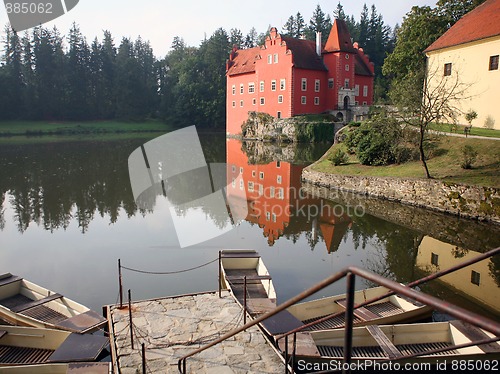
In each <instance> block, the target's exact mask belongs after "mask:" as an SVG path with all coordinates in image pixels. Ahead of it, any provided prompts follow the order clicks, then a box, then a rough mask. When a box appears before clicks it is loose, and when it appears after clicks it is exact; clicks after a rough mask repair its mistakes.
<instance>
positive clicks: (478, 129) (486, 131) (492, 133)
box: [429, 123, 500, 138]
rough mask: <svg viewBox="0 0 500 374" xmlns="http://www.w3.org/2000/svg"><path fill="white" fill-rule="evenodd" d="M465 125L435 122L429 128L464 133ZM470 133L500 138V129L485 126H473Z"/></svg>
mask: <svg viewBox="0 0 500 374" xmlns="http://www.w3.org/2000/svg"><path fill="white" fill-rule="evenodd" d="M464 128H465V126H462V125H457V126H455V127H452V126H450V125H449V124H444V123H433V124H431V125H430V126H429V129H431V130H436V131H440V132H445V133H456V134H462V135H463V134H464ZM470 135H477V136H486V137H488V138H500V130H492V129H486V128H484V127H475V126H472V129H471V131H470Z"/></svg>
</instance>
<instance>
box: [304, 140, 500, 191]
mask: <svg viewBox="0 0 500 374" xmlns="http://www.w3.org/2000/svg"><path fill="white" fill-rule="evenodd" d="M466 144H468V145H471V146H472V147H474V149H475V150H476V151H478V153H479V156H478V159H477V161H476V163H475V164H474V165H473V169H471V170H465V169H462V167H461V166H460V164H461V160H462V158H463V156H462V152H461V148H462V147H463V146H464V145H466ZM437 146H438V151H437V152H435V153H436V154H437V156H434V157H432V158H430V159H429V160H428V162H427V164H428V167H429V171H430V173H431V176H432V177H434V178H437V179H442V180H445V181H449V182H455V183H463V184H471V185H481V186H490V187H497V188H500V140H483V139H471V138H468V139H465V138H456V137H447V136H444V135H443V136H439V137H438V141H437ZM335 147H344V146H343V145H335V146H333V147H332V148H331V149H330V150H329V151H328V152H327V154H326V155H325V156H324V157H323V158H322V159H321V160H320V161H319V162H317V163H316V164H315V165H314V166H313V169H314V170H317V171H323V172H327V173H332V174H344V175H364V176H374V177H400V178H425V172H424V169H423V167H422V164H421V162H420V161H413V162H408V163H404V164H399V165H389V166H365V165H361V164H360V163H359V162H358V160H357V158H356V156H355V155H351V156H350V158H349V162H348V164H346V165H340V166H334V165H333V164H332V163H331V162H330V161H329V160H328V157H329V154H330V152H332V150H333V149H335Z"/></svg>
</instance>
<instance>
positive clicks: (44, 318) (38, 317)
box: [0, 273, 106, 334]
mask: <svg viewBox="0 0 500 374" xmlns="http://www.w3.org/2000/svg"><path fill="white" fill-rule="evenodd" d="M0 319H3V320H4V321H6V322H7V323H9V324H12V325H16V326H31V327H45V328H54V329H60V330H67V331H71V332H77V333H81V334H83V333H88V332H93V331H96V330H98V329H99V328H101V327H102V326H104V325H105V324H106V319H105V318H104V317H102V316H100V315H99V314H98V313H96V312H94V311H92V310H90V309H89V308H87V307H86V306H83V305H81V304H78V303H77V302H75V301H73V300H70V299H68V298H66V297H64V296H63V295H61V294H58V293H55V292H53V291H50V290H47V289H46V288H43V287H41V286H38V285H36V284H34V283H31V282H29V281H27V280H26V279H23V278H21V277H18V276H16V275H12V274H10V273H7V274H3V275H0Z"/></svg>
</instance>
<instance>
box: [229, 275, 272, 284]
mask: <svg viewBox="0 0 500 374" xmlns="http://www.w3.org/2000/svg"><path fill="white" fill-rule="evenodd" d="M246 278H247V283H255V282H260V281H263V280H271V279H272V278H271V276H270V275H247V276H246ZM226 279H227V280H228V281H229V282H230V283H235V284H236V283H245V276H243V275H227V276H226Z"/></svg>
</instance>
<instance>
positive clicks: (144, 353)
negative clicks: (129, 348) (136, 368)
mask: <svg viewBox="0 0 500 374" xmlns="http://www.w3.org/2000/svg"><path fill="white" fill-rule="evenodd" d="M142 374H146V345H145V344H144V343H142Z"/></svg>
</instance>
